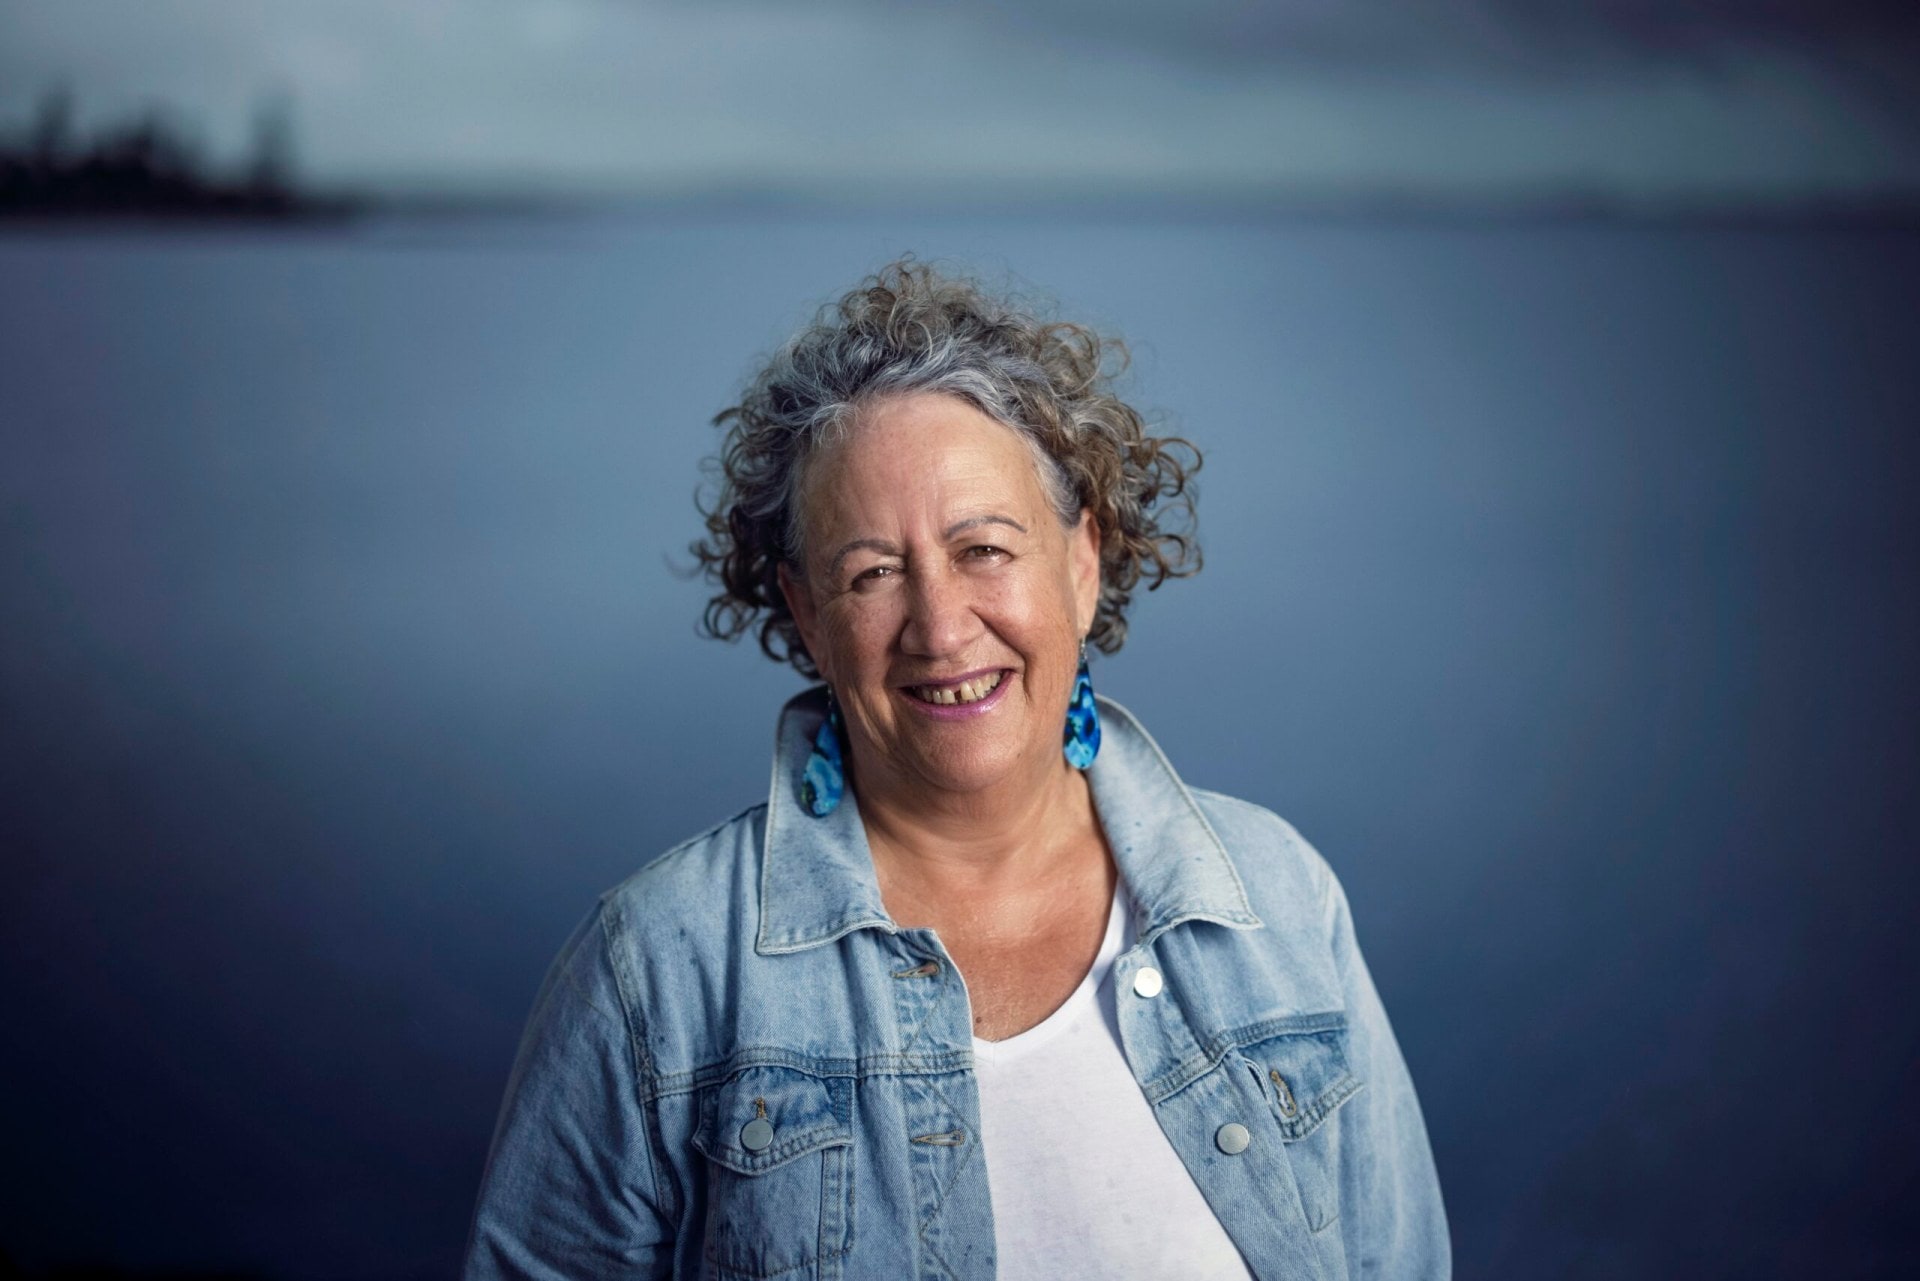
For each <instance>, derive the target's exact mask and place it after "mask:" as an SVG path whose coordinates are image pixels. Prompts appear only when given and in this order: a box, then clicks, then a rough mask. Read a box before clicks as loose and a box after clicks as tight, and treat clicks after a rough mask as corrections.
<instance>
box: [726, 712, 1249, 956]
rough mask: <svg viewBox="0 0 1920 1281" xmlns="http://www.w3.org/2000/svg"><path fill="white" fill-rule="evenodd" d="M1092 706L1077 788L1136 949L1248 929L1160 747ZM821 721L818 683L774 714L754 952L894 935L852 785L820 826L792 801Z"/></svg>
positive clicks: (1215, 843)
mask: <svg viewBox="0 0 1920 1281" xmlns="http://www.w3.org/2000/svg"><path fill="white" fill-rule="evenodd" d="M1096 697H1097V696H1096ZM1098 702H1099V706H1100V730H1101V734H1100V755H1099V756H1098V757H1097V758H1096V759H1095V760H1094V763H1093V765H1092V767H1091V768H1089V769H1088V771H1087V781H1088V784H1089V785H1090V787H1091V788H1092V791H1093V805H1094V809H1095V811H1096V812H1097V813H1098V814H1099V816H1100V825H1101V828H1102V829H1103V830H1104V831H1105V833H1106V837H1107V843H1108V845H1109V846H1111V847H1112V849H1113V857H1114V861H1115V863H1116V864H1118V866H1119V868H1120V874H1121V876H1122V877H1123V878H1124V879H1125V881H1126V884H1127V892H1128V893H1129V894H1130V895H1131V896H1132V898H1133V902H1134V910H1135V911H1136V912H1137V913H1138V917H1139V919H1138V920H1137V921H1136V923H1135V924H1136V929H1137V931H1138V934H1139V941H1140V942H1141V943H1142V944H1145V943H1150V942H1152V940H1153V938H1154V937H1155V936H1157V935H1158V934H1160V933H1161V932H1163V931H1165V930H1168V929H1171V928H1172V927H1174V926H1176V925H1179V924H1181V923H1183V922H1186V921H1196V920H1198V921H1212V922H1215V923H1217V924H1220V925H1225V926H1228V927H1229V928H1232V929H1257V928H1259V927H1260V924H1261V922H1260V918H1259V917H1257V916H1255V915H1254V912H1253V908H1252V906H1251V905H1250V904H1249V903H1248V902H1247V892H1246V888H1245V887H1244V886H1243V885H1242V884H1241V882H1240V875H1239V873H1238V872H1237V871H1235V870H1234V866H1233V861H1232V860H1231V859H1230V858H1228V857H1227V851H1226V847H1225V846H1223V845H1222V844H1221V843H1220V838H1219V836H1218V835H1216V834H1215V833H1214V830H1213V828H1212V827H1211V826H1210V825H1209V824H1208V823H1207V820H1206V819H1205V817H1203V816H1202V815H1201V813H1200V809H1199V807H1198V806H1197V805H1196V804H1195V803H1194V799H1193V796H1192V794H1191V793H1190V792H1188V790H1187V788H1186V785H1185V784H1183V783H1182V782H1181V781H1180V778H1179V776H1178V775H1176V774H1175V773H1174V772H1173V767H1172V766H1171V765H1169V764H1168V763H1167V758H1166V757H1165V756H1164V755H1162V754H1161V751H1160V747H1159V744H1157V743H1155V742H1154V741H1153V739H1152V737H1151V736H1149V735H1148V733H1147V731H1146V730H1145V729H1144V728H1142V727H1141V725H1140V723H1139V722H1138V721H1137V720H1135V719H1134V718H1133V714H1132V713H1131V712H1129V711H1127V710H1126V709H1125V708H1124V707H1122V706H1120V704H1118V703H1116V702H1114V701H1112V700H1111V699H1107V698H1098ZM825 715H826V694H825V687H824V686H815V687H814V688H812V689H809V690H806V691H804V692H802V693H800V694H798V695H795V696H794V697H793V698H792V699H791V700H789V701H788V703H787V705H786V706H785V707H784V708H782V709H781V712H780V725H779V729H778V730H777V731H776V735H775V740H776V742H775V748H774V754H773V778H772V782H771V786H770V788H769V790H768V796H767V827H766V846H765V848H764V849H763V851H762V854H761V861H760V929H759V934H758V936H757V937H756V939H755V943H754V950H755V951H757V952H759V953H760V954H761V955H774V954H778V953H783V952H799V951H803V950H805V949H807V948H810V947H817V946H819V945H820V944H822V943H831V942H832V941H833V940H835V939H837V938H840V937H842V936H844V935H846V934H850V933H852V932H853V931H855V930H862V929H880V930H885V931H887V932H888V933H890V934H891V933H898V932H899V930H900V927H899V926H898V925H896V924H894V922H893V920H892V918H891V917H889V916H888V915H887V910H886V907H885V906H884V905H883V904H882V903H881V901H880V886H879V882H878V881H877V880H876V879H875V877H874V872H873V858H872V855H871V854H870V853H869V851H868V848H867V833H866V828H865V827H864V826H863V825H862V824H861V822H860V809H859V805H858V803H857V801H856V800H855V798H854V792H853V789H852V788H848V789H847V793H846V795H845V797H844V798H843V799H842V800H841V803H840V805H839V807H838V808H836V809H835V810H834V811H833V813H831V814H829V815H827V816H826V817H825V818H816V817H814V816H813V815H812V814H811V813H809V812H808V810H807V809H806V807H805V805H804V804H803V803H802V802H801V800H800V777H801V771H802V770H803V769H804V768H805V766H806V761H807V754H808V752H810V751H811V750H812V747H813V737H814V734H815V733H816V732H817V731H818V729H819V727H820V722H821V720H822V719H823V718H824V717H825Z"/></svg>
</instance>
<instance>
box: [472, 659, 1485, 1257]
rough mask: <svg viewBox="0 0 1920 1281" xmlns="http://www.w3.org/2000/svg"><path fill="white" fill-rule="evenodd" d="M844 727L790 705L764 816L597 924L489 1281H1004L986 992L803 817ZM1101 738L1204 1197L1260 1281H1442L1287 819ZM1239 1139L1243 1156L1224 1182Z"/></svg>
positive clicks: (529, 1072)
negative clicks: (979, 1032)
mask: <svg viewBox="0 0 1920 1281" xmlns="http://www.w3.org/2000/svg"><path fill="white" fill-rule="evenodd" d="M824 713H825V700H824V698H823V697H822V692H821V691H820V690H819V689H814V690H810V691H808V692H806V693H804V694H801V695H800V696H798V697H796V698H795V699H794V700H793V701H792V702H790V703H788V705H787V707H786V709H785V710H784V711H783V712H782V714H781V718H780V728H779V732H778V749H777V751H776V753H775V758H774V764H773V783H772V790H771V795H770V797H769V799H768V801H767V803H766V804H764V805H756V806H754V807H753V808H752V809H749V810H747V811H745V812H744V813H742V814H740V815H739V816H738V817H736V818H733V819H731V820H729V821H728V822H726V823H723V824H721V825H720V826H718V827H716V828H714V829H713V830H711V831H709V832H707V833H705V834H703V835H701V836H698V837H695V838H694V839H693V840H691V841H688V842H687V843H686V844H684V845H681V846H679V847H678V848H676V849H674V850H672V851H670V852H668V853H667V854H665V855H664V856H662V857H661V858H659V859H657V860H655V861H654V862H653V863H651V864H649V865H648V866H647V867H645V868H643V869H642V870H641V871H639V872H638V873H636V874H635V875H634V876H632V877H631V878H629V879H628V880H627V881H626V882H625V883H624V884H622V885H620V886H619V887H618V888H616V889H614V890H611V891H609V892H608V893H607V894H606V895H604V896H602V898H601V900H600V903H599V905H598V907H597V908H596V909H595V910H594V912H593V913H592V914H591V915H590V916H589V917H588V918H587V920H586V921H585V923H583V924H582V925H581V926H580V928H579V929H578V930H577V931H576V932H575V934H574V936H573V938H572V940H570V941H569V942H568V944H567V945H566V948H565V949H564V950H563V951H562V952H561V954H560V957H559V959H558V960H557V961H556V962H555V963H554V966H553V968H552V970H551V971H550V973H549V974H548V977H547V980H546V984H545V986H544V988H543V990H542V991H541V994H540V996H539V999H538V1001H537V1002H536V1004H535V1007H534V1011H533V1015H532V1018H531V1020H530V1021H529V1023H528V1026H527V1031H526V1036H525V1039H524V1040H523V1042H522V1044H521V1048H520V1054H519V1058H518V1061H517V1062H516V1064H515V1066H514V1070H513V1075H512V1079H511V1081H510V1083H509V1085H508V1087H507V1095H506V1101H505V1103H504V1105H503V1107H502V1110H501V1114H500V1121H499V1127H498V1130H497V1131H496V1133H495V1135H494V1141H493V1150H492V1153H491V1155H490V1156H489V1158H488V1161H487V1168H486V1173H485V1176H484V1178H483V1181H482V1185H481V1190H480V1198H479V1205H478V1208H477V1210H476V1212H475V1217H474V1223H473V1233H472V1238H471V1242H470V1248H469V1251H468V1257H467V1264H466V1274H465V1275H466V1276H467V1277H468V1278H469V1281H483V1279H486V1278H494V1277H514V1278H543V1279H545V1278H562V1277H564V1278H571V1279H575V1281H577V1279H579V1278H588V1277H614V1276H619V1277H715V1278H756V1279H759V1278H770V1277H779V1278H782V1279H783V1281H800V1279H802V1278H858V1279H861V1281H865V1279H868V1278H873V1279H876V1281H948V1279H954V1281H959V1279H965V1281H976V1279H978V1281H985V1279H986V1278H990V1277H992V1276H993V1275H994V1239H993V1207H992V1205H991V1204H990V1201H989V1196H988V1191H987V1174H986V1166H985V1162H986V1161H987V1160H989V1159H991V1155H992V1154H991V1153H987V1152H983V1151H982V1150H981V1146H980V1143H979V1142H978V1139H977V1137H976V1136H977V1135H978V1134H979V1099H978V1094H977V1092H976V1088H975V1083H974V1076H973V1071H972V1061H973V1060H972V1035H973V1028H972V1020H971V1015H970V1011H969V1009H968V1005H967V997H966V992H965V989H964V987H963V986H962V983H961V979H960V976H959V975H958V974H957V973H956V972H955V970H954V967H953V964H952V962H951V961H950V960H949V959H948V956H947V953H946V951H945V949H944V948H942V946H941V944H940V940H939V939H938V938H937V937H935V935H934V933H933V932H932V931H931V930H925V929H912V930H908V929H901V928H900V927H898V926H896V925H895V924H894V923H893V922H892V921H891V920H889V919H888V917H887V913H886V910H885V909H884V908H883V907H882V905H881V901H880V892H879V889H878V887H877V885H876V883H875V879H874V873H873V866H872V862H871V860H870V858H869V856H868V852H867V843H866V835H865V831H864V829H863V828H862V827H861V824H860V813H859V806H858V803H857V797H856V795H855V794H854V793H853V792H851V791H850V792H849V793H848V795H847V797H846V799H845V801H844V802H843V803H842V804H841V805H840V806H839V808H838V809H836V810H835V811H834V812H833V813H832V814H830V815H828V816H827V817H825V818H815V817H813V816H812V815H810V814H808V813H807V812H806V810H805V809H804V808H803V807H802V805H801V803H800V795H799V788H800V776H801V772H802V769H803V767H804V765H805V762H806V759H807V754H808V752H809V750H810V746H811V742H812V738H813V733H814V730H815V728H816V727H817V726H818V725H819V723H820V720H821V717H822V716H823V715H824ZM1100 715H1101V718H1102V721H1103V723H1104V724H1103V728H1104V731H1105V732H1104V742H1103V744H1102V747H1101V751H1100V756H1099V758H1098V759H1097V760H1096V761H1095V762H1094V764H1093V767H1092V768H1091V769H1090V770H1089V771H1088V779H1089V781H1090V783H1091V785H1092V790H1093V797H1094V804H1095V806H1096V808H1097V809H1098V811H1099V815H1100V821H1101V824H1102V826H1103V827H1104V829H1105V832H1106V836H1107V840H1108V842H1109V843H1110V845H1111V846H1112V849H1113V855H1114V859H1115V861H1116V862H1117V863H1118V865H1119V869H1120V873H1121V875H1122V876H1123V877H1124V878H1125V880H1126V884H1127V888H1128V890H1129V892H1130V894H1131V895H1132V899H1133V902H1134V907H1135V912H1136V914H1137V919H1136V929H1137V933H1138V939H1139V942H1138V944H1137V945H1136V946H1135V947H1134V948H1132V949H1131V950H1129V951H1127V952H1124V953H1122V954H1121V955H1120V957H1119V958H1118V960H1117V961H1115V963H1114V982H1115V984H1116V988H1115V990H1116V992H1117V993H1119V997H1118V1000H1119V1012H1120V1034H1121V1042H1122V1048H1123V1049H1124V1051H1125V1054H1126V1058H1127V1061H1128V1063H1129V1064H1130V1065H1131V1066H1132V1068H1133V1072H1134V1076H1135V1077H1136V1079H1138V1081H1139V1082H1140V1088H1141V1089H1142V1090H1143V1091H1144V1092H1145V1094H1146V1096H1147V1098H1148V1100H1149V1101H1150V1102H1151V1103H1152V1104H1153V1107H1154V1110H1155V1112H1156V1113H1157V1114H1158V1116H1159V1119H1160V1124H1161V1127H1162V1128H1163V1129H1164V1130H1165V1132H1166V1134H1167V1136H1168V1138H1169V1139H1170V1140H1171V1141H1172V1143H1173V1146H1174V1149H1175V1150H1176V1151H1177V1152H1178V1153H1179V1155H1180V1157H1181V1159H1182V1161H1183V1162H1184V1163H1185V1164H1186V1167H1187V1169H1188V1171H1189V1172H1190V1173H1191V1174H1192V1175H1193V1179H1194V1182H1195V1183H1197V1184H1198V1185H1199V1187H1200V1190H1201V1191H1202V1193H1203V1194H1204V1195H1205V1197H1206V1199H1207V1202H1208V1204H1209V1205H1211V1206H1212V1207H1213V1210H1214V1213H1215V1214H1216V1215H1217V1216H1218V1217H1219V1219H1220V1222H1221V1223H1222V1224H1223V1225H1224V1226H1225V1227H1226V1230H1227V1232H1228V1234H1229V1235H1230V1236H1231V1237H1232V1238H1233V1241H1234V1243H1235V1244H1236V1245H1237V1246H1238V1247H1239V1249H1240V1252H1241V1254H1242V1255H1243V1256H1245V1258H1246V1261H1247V1264H1248V1266H1249V1268H1250V1269H1251V1270H1252V1272H1253V1273H1254V1274H1255V1275H1256V1276H1258V1277H1261V1278H1263V1279H1264V1278H1272V1279H1278V1278H1293V1277H1325V1278H1343V1277H1354V1278H1358V1277H1420V1278H1426V1277H1445V1276H1447V1275H1448V1274H1449V1272H1450V1267H1451V1264H1450V1256H1449V1245H1448V1237H1447V1223H1446V1217H1445V1213H1444V1211H1443V1209H1442V1207H1441V1200H1440V1186H1439V1181H1438V1178H1437V1175H1436V1173H1435V1170H1434V1165H1433V1156H1432V1153H1431V1151H1430V1150H1429V1148H1428V1145H1427V1134H1426V1128H1425V1125H1424V1124H1423V1122H1422V1120H1421V1115H1420V1106H1419V1103H1418V1102H1417V1101H1416V1099H1415V1097H1414V1092H1413V1084H1412V1082H1411V1081H1410V1080H1409V1079H1408V1075H1407V1069H1406V1065H1405V1063H1404V1062H1403V1061H1402V1059H1401V1056H1400V1050H1399V1047H1398V1045H1397V1044H1396V1043H1395V1041H1394V1038H1393V1032H1392V1030H1391V1029H1390V1028H1389V1026H1388V1024H1387V1016H1386V1012H1385V1011H1384V1010H1383V1009H1382V1008H1381V1005H1380V999H1379V996H1378V995H1377V994H1376V993H1375V991H1374V987H1373V982H1372V980H1371V979H1370V978H1369V977H1368V974H1367V968H1366V965H1365V963H1364V962H1363V961H1362V960H1361V957H1360V952H1359V949H1358V947H1357V946H1356V944H1355V942H1354V936H1353V924H1352V921H1351V918H1350V917H1349V915H1348V910H1347V902H1346V897H1345V895H1344V894H1343V893H1342V892H1341V889H1340V885H1339V883H1338V881H1336V880H1335V878H1334V876H1333V873H1332V872H1331V871H1330V870H1329V869H1328V867H1327V865H1326V863H1325V862H1324V861H1323V860H1322V859H1321V857H1320V856H1319V854H1317V853H1316V852H1315V851H1314V850H1313V848H1312V847H1311V846H1309V845H1308V844H1307V843H1306V842H1305V841H1304V840H1303V839H1301V837H1300V836H1299V835H1298V834H1297V833H1296V832H1295V831H1294V830H1293V829H1292V828H1291V827H1290V826H1288V825H1287V824H1286V823H1285V822H1284V821H1282V820H1281V819H1279V818H1277V817H1275V816H1274V815H1273V814H1271V813H1269V812H1267V811H1266V810H1263V809H1260V808H1259V807H1257V806H1254V805H1249V804H1247V803H1245V802H1243V801H1237V800H1234V799H1232V798H1230V797H1225V796H1220V795H1216V794H1214V793H1211V792H1204V791H1200V790H1198V789H1191V788H1188V787H1186V786H1184V785H1183V784H1182V783H1181V782H1180V780H1179V778H1178V777H1177V776H1176V775H1175V774H1174V772H1173V769H1172V767H1171V766H1169V765H1168V764H1167V761H1166V759H1165V757H1163V756H1162V755H1161V753H1160V749H1159V748H1158V746H1156V745H1155V743H1154V742H1153V740H1152V739H1151V738H1149V737H1148V736H1147V733H1146V731H1145V730H1144V729H1142V728H1141V727H1140V725H1139V724H1138V722H1136V721H1135V720H1134V719H1133V717H1132V716H1131V715H1129V714H1128V713H1127V712H1126V711H1125V710H1124V709H1122V708H1121V707H1120V706H1119V705H1117V704H1115V703H1113V702H1111V701H1109V700H1106V699H1101V700H1100ZM1143 966H1152V967H1154V968H1155V969H1158V970H1159V971H1160V973H1161V975H1162V976H1163V977H1164V980H1165V987H1164V990H1163V991H1161V992H1160V993H1159V994H1158V995H1156V996H1153V997H1150V998H1149V997H1142V996H1139V995H1136V994H1135V993H1134V988H1133V977H1134V975H1135V973H1136V972H1137V971H1139V970H1140V969H1141V968H1142V967H1143ZM1230 1122H1231V1123H1238V1124H1240V1125H1243V1126H1245V1127H1246V1128H1247V1130H1248V1131H1250V1132H1251V1135H1252V1140H1251V1142H1250V1143H1249V1144H1248V1145H1247V1146H1246V1148H1245V1150H1244V1151H1241V1152H1239V1153H1237V1154H1235V1155H1228V1154H1227V1153H1226V1152H1225V1151H1223V1150H1222V1148H1221V1147H1220V1146H1218V1145H1217V1143H1216V1135H1217V1133H1218V1131H1219V1130H1220V1128H1221V1127H1222V1126H1223V1125H1226V1124H1228V1123H1230ZM1087 1123H1088V1124H1089V1125H1098V1124H1099V1118H1098V1117H1088V1118H1087ZM1228 1146H1232V1145H1231V1144H1229V1145H1228Z"/></svg>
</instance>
